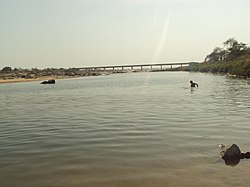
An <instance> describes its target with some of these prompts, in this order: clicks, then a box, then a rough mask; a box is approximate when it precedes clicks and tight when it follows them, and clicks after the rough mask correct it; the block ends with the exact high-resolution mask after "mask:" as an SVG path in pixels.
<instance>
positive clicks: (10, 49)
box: [0, 0, 250, 69]
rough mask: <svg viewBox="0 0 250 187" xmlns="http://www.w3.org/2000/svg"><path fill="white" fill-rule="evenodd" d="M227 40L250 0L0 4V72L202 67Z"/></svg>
mask: <svg viewBox="0 0 250 187" xmlns="http://www.w3.org/2000/svg"><path fill="white" fill-rule="evenodd" d="M232 37H234V38H235V39H237V40H238V41H239V42H244V43H246V44H248V46H249V45H250V1H249V0H237V1H235V0H0V69H2V68H3V67H5V66H10V67H13V68H14V67H17V68H18V67H21V68H61V67H62V68H69V67H89V66H104V65H128V64H148V63H165V62H191V61H196V62H201V61H203V60H204V59H205V57H206V55H208V54H209V53H211V52H212V50H213V49H214V48H215V47H216V46H218V47H223V42H224V41H226V40H227V39H229V38H232Z"/></svg>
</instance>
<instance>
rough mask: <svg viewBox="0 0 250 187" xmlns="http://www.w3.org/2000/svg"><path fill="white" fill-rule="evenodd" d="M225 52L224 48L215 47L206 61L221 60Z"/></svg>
mask: <svg viewBox="0 0 250 187" xmlns="http://www.w3.org/2000/svg"><path fill="white" fill-rule="evenodd" d="M224 53H225V51H224V50H223V49H222V48H220V47H216V48H214V50H213V52H212V53H210V54H209V55H207V56H206V58H205V62H209V63H216V62H219V61H221V60H223V59H224Z"/></svg>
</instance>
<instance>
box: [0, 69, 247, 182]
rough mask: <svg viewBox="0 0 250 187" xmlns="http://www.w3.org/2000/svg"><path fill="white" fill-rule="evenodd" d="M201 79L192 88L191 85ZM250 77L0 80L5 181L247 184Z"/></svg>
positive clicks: (0, 165) (0, 154)
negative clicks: (227, 153) (238, 156)
mask: <svg viewBox="0 0 250 187" xmlns="http://www.w3.org/2000/svg"><path fill="white" fill-rule="evenodd" d="M190 80H193V81H194V82H197V83H198V84H199V87H198V88H193V89H191V88H190V87H189V81H190ZM249 132H250V81H249V80H243V79H233V78H228V77H226V76H219V75H212V74H201V73H188V72H157V73H127V74H116V75H109V76H97V77H83V78H78V79H68V80H57V82H56V84H55V85H41V84H39V82H27V83H11V84H1V85H0V186H1V187H24V186H25V187H94V186H98V187H99V186H105V187H106V186H108V187H125V186H126V187H127V186H129V187H140V186H141V187H154V186H157V187H158V186H159V187H160V186H192V187H193V186H211V187H212V186H227V187H228V186H236V185H237V186H239V185H240V186H249V185H250V177H249V167H250V160H247V159H244V160H241V161H240V162H239V164H238V165H236V166H235V167H232V166H228V165H226V164H225V162H224V161H223V160H222V159H221V158H220V157H219V152H220V150H219V148H218V145H219V144H220V143H223V144H226V145H228V144H233V143H236V144H237V145H238V146H239V147H240V148H241V150H242V151H243V152H246V151H250V138H249V136H250V133H249Z"/></svg>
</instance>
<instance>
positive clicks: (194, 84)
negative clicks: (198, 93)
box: [190, 81, 199, 87]
mask: <svg viewBox="0 0 250 187" xmlns="http://www.w3.org/2000/svg"><path fill="white" fill-rule="evenodd" d="M190 86H191V87H195V86H197V87H199V85H198V84H197V83H195V82H193V81H190Z"/></svg>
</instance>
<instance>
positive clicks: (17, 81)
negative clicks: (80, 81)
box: [0, 76, 77, 84]
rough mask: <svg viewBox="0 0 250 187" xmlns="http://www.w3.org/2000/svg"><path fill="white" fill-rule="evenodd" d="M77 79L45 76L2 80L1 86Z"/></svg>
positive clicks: (0, 80) (0, 81)
mask: <svg viewBox="0 0 250 187" xmlns="http://www.w3.org/2000/svg"><path fill="white" fill-rule="evenodd" d="M72 78H77V77H69V76H44V77H37V78H13V79H0V84H4V83H19V82H33V81H45V80H49V79H72Z"/></svg>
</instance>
